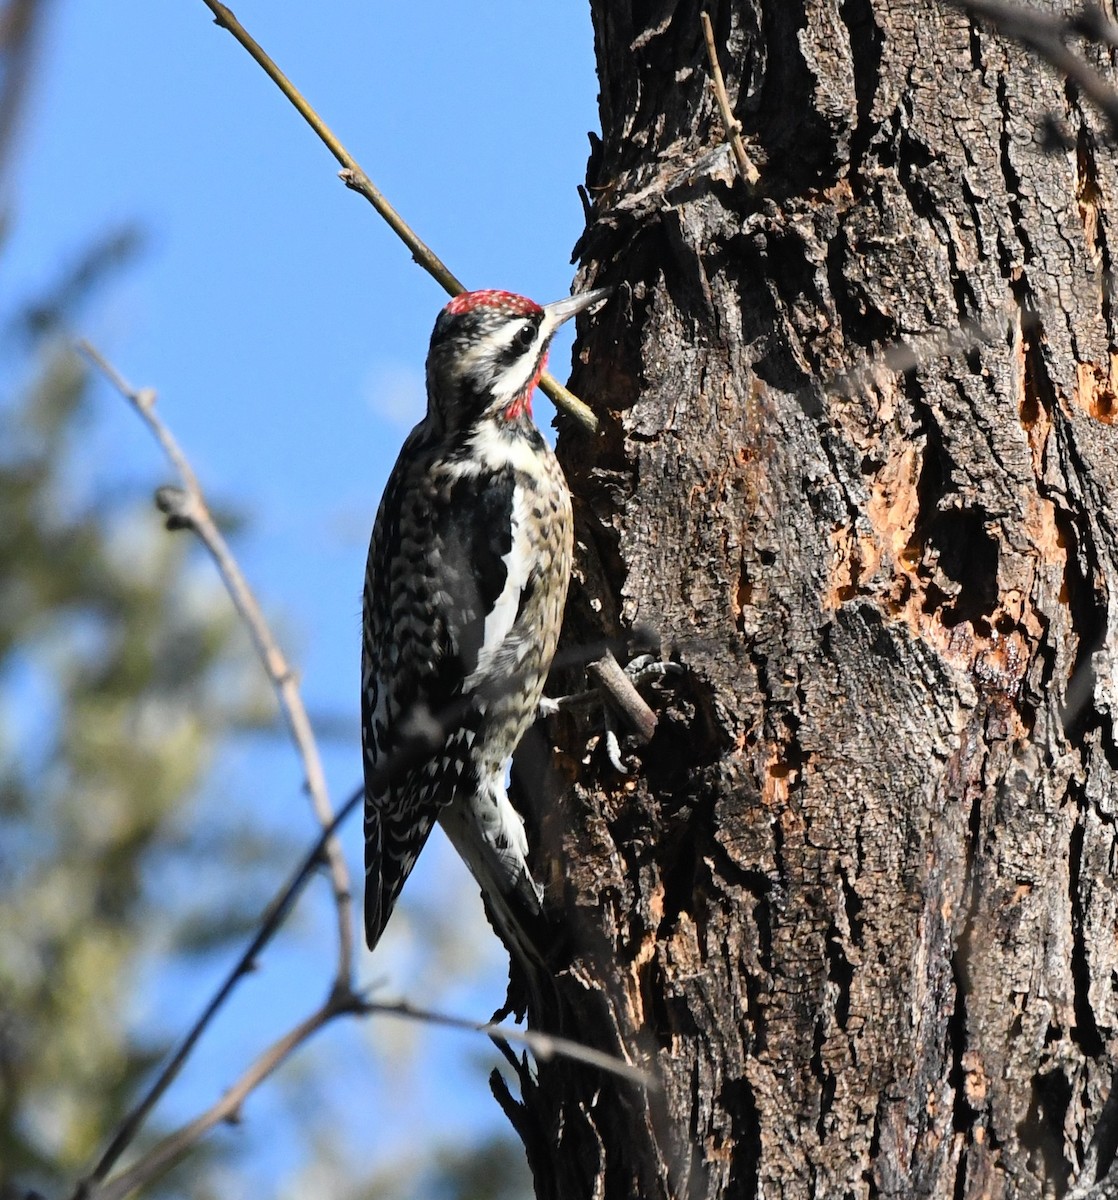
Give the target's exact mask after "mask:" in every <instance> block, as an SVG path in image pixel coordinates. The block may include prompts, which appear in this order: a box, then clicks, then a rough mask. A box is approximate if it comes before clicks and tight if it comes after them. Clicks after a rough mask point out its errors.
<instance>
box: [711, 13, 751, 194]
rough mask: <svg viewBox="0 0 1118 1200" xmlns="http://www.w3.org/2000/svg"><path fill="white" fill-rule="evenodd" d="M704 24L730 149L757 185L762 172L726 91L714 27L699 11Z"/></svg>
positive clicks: (747, 179) (748, 180) (746, 177)
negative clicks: (749, 150)
mask: <svg viewBox="0 0 1118 1200" xmlns="http://www.w3.org/2000/svg"><path fill="white" fill-rule="evenodd" d="M699 20H700V21H701V22H702V24H703V37H704V38H705V39H706V44H707V58H709V59H710V74H711V78H712V79H713V80H714V97H715V99H716V100H717V101H718V111H719V112H720V113H721V114H722V124H723V125H724V126H725V127H726V136H727V137H728V138H729V139H730V149H731V150H733V152H734V158H735V159H736V160H737V164H738V174H739V175H741V177H742V179H744V180H745V182H746V183H747V184H749V186H750V187H756V186H757V184H758V183H759V182H760V179H761V172H760V171H758V170H757V168H756V167H755V166H754V165H753V160H752V159H751V158H750V157H749V155H748V154H747V153H746V150H745V143H744V142H743V141H742V140H741V122H740V121H739V120H738V119H737V117H735V116H734V110H733V109H732V108H731V107H730V95H729V93H728V92H727V91H726V81H725V79H723V78H722V68H721V66H720V65H719V63H718V47H717V46H715V44H714V29H713V27H712V26H711V23H710V17H708V16H707V14H706V13H705V12H701V13H699Z"/></svg>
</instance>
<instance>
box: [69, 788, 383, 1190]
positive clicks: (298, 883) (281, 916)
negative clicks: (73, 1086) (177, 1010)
mask: <svg viewBox="0 0 1118 1200" xmlns="http://www.w3.org/2000/svg"><path fill="white" fill-rule="evenodd" d="M364 796H365V789H364V788H363V787H360V788H358V789H357V790H356V791H355V792H354V793H353V794H352V795H351V796H350V797H349V799H348V800H346V802H345V804H343V805H342V807H341V808H340V809H339V810H338V813H337V815H336V816H335V817H334V818H333V819H332V820H331V821H330V824H329V825H327V826H326V827H325V828H324V829H323V830H322V832H321V833H320V834H319V835H318V839H317V840H316V841H315V843H314V845H313V846H312V847H311V849H310V850H309V851H308V852H307V854H305V855H304V857H303V859H302V861H301V862H300V863H299V865H298V867H297V868H296V869H295V871H294V873H293V874H292V875H291V877H290V878H289V879H288V880H287V882H286V883H285V884H284V885H283V887H282V888H280V890H279V891H278V892H277V893H276V895H275V896H274V897H273V899H272V901H271V902H270V903H269V904H268V907H267V908H266V909H265V910H264V915H263V917H262V918H261V922H260V927H259V928H258V929H257V931H256V933H255V934H253V937H252V940H251V941H250V942H249V944H248V946H246V947H245V949H244V951H243V952H242V953H241V956H240V957H239V958H238V959H237V961H236V963H234V965H233V967H232V969H231V970H230V971H229V973H228V975H226V977H225V979H224V980H223V981H222V983H221V985H220V986H219V987H218V989H217V991H216V992H215V993H214V994H213V996H212V997H211V999H210V1001H209V1003H208V1004H207V1005H206V1007H205V1008H204V1009H203V1010H202V1013H201V1014H200V1016H199V1017H198V1019H197V1020H196V1021H195V1022H194V1024H193V1025H192V1026H191V1028H190V1030H189V1032H188V1033H187V1035H186V1037H184V1038H183V1040H182V1042H181V1043H180V1045H179V1047H178V1049H177V1050H176V1051H175V1052H174V1054H173V1055H172V1056H171V1057H170V1059H169V1060H168V1061H167V1063H166V1064H165V1065H164V1067H163V1069H162V1070H161V1071H160V1072H159V1074H158V1075H157V1076H156V1078H155V1080H154V1081H153V1082H152V1084H151V1086H150V1087H149V1088H148V1090H147V1091H146V1092H145V1093H144V1095H143V1096H142V1097H141V1098H140V1100H139V1102H138V1103H137V1104H136V1106H135V1107H134V1108H133V1109H132V1110H131V1111H130V1112H129V1113H128V1114H127V1115H126V1116H125V1118H124V1120H123V1121H121V1123H120V1125H119V1126H118V1128H117V1130H116V1132H115V1133H114V1134H113V1138H112V1141H111V1142H110V1143H109V1145H108V1147H107V1148H106V1150H105V1151H104V1153H103V1154H102V1155H101V1157H100V1159H99V1160H98V1162H97V1165H96V1166H95V1167H94V1168H93V1170H92V1171H91V1172H90V1173H89V1175H88V1176H87V1177H86V1178H85V1179H84V1180H83V1181H82V1183H81V1184H80V1185H79V1186H78V1188H77V1190H76V1191H75V1193H74V1200H82V1198H83V1197H91V1196H94V1195H97V1196H100V1195H101V1192H100V1190H99V1185H100V1184H101V1182H102V1181H103V1180H104V1179H105V1178H106V1177H107V1176H108V1174H109V1172H110V1171H111V1170H112V1169H113V1167H114V1166H115V1165H116V1163H117V1161H118V1160H119V1159H120V1156H121V1155H122V1154H123V1153H124V1151H125V1150H126V1149H127V1148H128V1147H129V1146H130V1145H131V1143H132V1141H133V1139H134V1138H135V1136H136V1134H137V1133H139V1131H140V1128H141V1127H142V1125H143V1123H144V1122H145V1121H146V1120H147V1118H148V1115H149V1114H150V1113H151V1110H152V1109H153V1108H154V1107H155V1106H156V1104H157V1103H158V1102H159V1099H160V1097H162V1095H163V1093H164V1092H166V1090H167V1089H168V1088H169V1087H170V1086H171V1084H172V1083H173V1082H174V1081H175V1079H176V1078H177V1077H178V1075H179V1072H180V1071H181V1070H182V1068H183V1066H184V1064H185V1063H186V1060H187V1059H188V1058H189V1057H190V1054H191V1051H192V1050H193V1049H194V1047H195V1045H196V1044H197V1042H198V1039H199V1038H200V1037H201V1036H202V1034H203V1033H204V1032H205V1031H206V1029H207V1028H208V1026H209V1024H210V1022H211V1021H212V1020H213V1018H214V1017H215V1016H216V1015H217V1013H218V1012H219V1011H220V1009H221V1007H222V1005H224V1004H225V1002H226V1000H228V999H229V996H230V995H231V993H232V992H233V989H234V988H235V987H236V986H237V984H238V983H239V982H240V980H242V979H243V978H244V977H245V976H246V975H250V974H251V973H252V971H253V970H254V968H255V966H256V962H257V960H258V959H259V957H260V955H261V953H262V952H263V950H264V948H265V947H266V946H267V945H268V943H269V942H270V941H271V940H272V938H273V937H275V935H276V933H277V932H278V931H279V928H280V926H281V925H282V924H283V923H284V921H285V920H286V919H287V915H288V913H290V912H291V909H292V908H293V907H294V904H295V901H296V900H297V899H298V898H299V896H300V895H301V893H302V892H303V889H304V888H305V887H306V886H307V884H308V882H309V881H310V879H311V877H312V876H313V874H314V872H315V869H316V868H317V867H318V865H319V864H320V863H321V862H322V860H323V852H324V850H325V848H326V846H327V844H328V843H329V841H330V839H331V838H332V837H333V836H334V833H335V832H336V830H337V829H338V826H339V825H341V824H342V822H343V821H345V819H346V818H347V817H348V816H349V815H350V813H352V812H353V810H354V809H355V808H356V807H357V805H358V804H360V803H361V801H362V800H363V799H364ZM350 993H351V988H350V985H349V981H348V980H338V981H336V982H335V984H334V988H333V992H332V993H331V994H332V995H335V994H336V995H340V996H348V995H350ZM258 1082H259V1081H258ZM208 1128H209V1126H206V1127H205V1128H203V1129H202V1130H201V1131H200V1133H199V1134H198V1136H199V1137H200V1136H201V1135H202V1133H204V1132H205V1131H206V1129H208Z"/></svg>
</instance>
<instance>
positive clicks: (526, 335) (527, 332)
mask: <svg viewBox="0 0 1118 1200" xmlns="http://www.w3.org/2000/svg"><path fill="white" fill-rule="evenodd" d="M513 340H514V341H515V342H516V344H517V345H518V346H519V347H520V348H521V349H522V350H527V349H528V348H529V347H530V346H531V345H532V343H533V342H534V341H535V340H536V327H535V326H534V325H524V326H522V327H521V329H520V331H519V332H518V333H517V335H516V337H515V338H514V339H513Z"/></svg>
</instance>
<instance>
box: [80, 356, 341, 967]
mask: <svg viewBox="0 0 1118 1200" xmlns="http://www.w3.org/2000/svg"><path fill="white" fill-rule="evenodd" d="M78 348H79V349H80V350H81V352H82V353H83V354H84V355H85V356H86V357H87V358H88V359H89V360H90V362H92V363H93V364H94V366H96V367H97V369H98V370H99V371H101V373H102V374H103V375H104V376H105V378H106V379H108V380H109V382H110V383H111V384H112V385H113V386H114V387H115V388H116V390H117V391H118V392H119V393H120V394H121V395H122V396H123V397H124V398H125V399H126V400H127V401H128V402H129V404H131V405H132V407H133V408H134V409H135V411H136V412H137V413H138V414H139V416H140V418H141V419H142V420H143V421H144V423H145V424H146V425H147V427H148V429H150V430H151V432H152V434H153V435H154V436H155V439H156V441H157V442H158V443H159V445H160V446H161V447H162V448H163V452H164V453H165V454H166V455H167V458H168V459H169V460H170V462H171V465H172V466H173V467H174V468H175V470H176V471H177V472H178V475H179V478H180V479H181V481H182V484H183V487H184V489H185V492H180V491H179V490H178V489H163V491H162V492H161V494H160V506H161V507H162V508H163V510H164V511H165V512H167V513H168V515H169V519H170V521H171V522H174V523H175V524H177V525H180V526H189V527H190V528H191V529H192V530H193V531H194V532H195V534H197V536H198V538H199V539H200V540H201V542H202V544H203V545H204V546H205V547H206V549H207V550H208V551H209V553H210V556H211V557H212V558H213V560H214V563H215V564H216V566H217V569H218V573H219V574H220V575H221V578H222V581H223V582H224V584H225V587H226V590H227V591H228V592H229V596H230V598H231V599H232V601H233V605H234V607H235V608H236V610H237V612H238V614H239V615H240V617H241V619H242V620H243V621H244V623H245V625H246V626H247V627H248V630H249V633H250V634H251V636H252V641H253V644H254V645H255V647H256V652H257V654H258V655H259V657H260V661H261V662H262V663H263V664H264V669H265V671H266V672H267V674H268V678H269V679H270V680H271V682H272V686H273V687H274V688H275V691H276V696H277V698H278V700H279V704H280V709H281V711H282V712H283V715H284V718H285V720H286V722H287V727H288V729H289V731H290V733H291V738H292V741H293V742H294V743H295V748H296V750H297V751H298V753H299V757H300V758H301V760H302V763H303V771H304V774H305V776H306V785H307V790H308V792H309V793H310V797H311V804H312V806H313V808H314V814H315V817H316V818H317V819H318V823H319V825H320V826H322V827H323V828H326V827H327V826H329V825H331V824H332V823H333V820H334V810H333V808H332V806H331V804H330V796H329V793H328V791H327V788H326V775H325V772H324V771H323V769H322V760H321V758H320V757H319V753H318V745H317V743H316V742H315V737H314V731H313V730H312V728H311V723H310V720H309V719H308V717H307V710H306V708H305V707H304V705H303V698H302V696H301V695H300V693H299V683H298V680H297V679H296V677H295V673H294V672H293V671H292V669H291V667H290V665H289V664H288V662H287V659H286V658H284V656H283V652H282V651H281V650H280V648H279V645H278V644H277V642H276V639H275V637H274V636H273V635H272V631H271V629H269V627H268V623H267V621H266V620H265V619H264V614H263V612H262V611H261V609H260V605H259V603H258V602H257V599H256V597H255V596H254V595H253V592H252V589H251V588H250V587H249V585H248V582H247V580H246V579H245V577H244V573H243V572H242V571H241V568H240V567H239V566H238V564H237V560H236V559H235V558H234V557H233V553H232V551H231V550H230V549H229V545H228V543H227V542H226V541H225V538H224V537H222V535H221V531H220V530H219V529H218V528H217V525H216V524H215V523H214V520H213V517H212V516H211V514H210V510H209V508H208V507H207V505H206V499H205V495H204V494H203V492H202V487H201V485H200V484H199V482H198V477H197V476H196V475H195V473H194V470H193V468H192V467H191V465H190V462H189V460H188V459H187V457H186V454H185V453H184V452H183V450H182V448H181V447H180V446H179V444H178V442H177V441H176V440H175V437H174V435H173V434H172V433H171V431H170V429H169V428H168V427H167V425H166V424H165V423H164V422H163V420H162V419H161V418H160V417H159V415H158V414H157V413H156V411H155V401H156V394H155V391H154V390H153V389H152V388H142V389H137V388H134V387H132V385H131V384H129V383H128V382H127V380H125V378H124V377H123V376H122V375H121V374H120V372H119V371H117V370H116V368H115V367H114V366H112V364H111V363H109V362H108V361H107V359H106V358H105V357H104V355H102V354H101V353H100V352H99V351H97V350H96V349H95V348H94V347H93V346H92V345H90V343H89V342H86V341H82V342H79V343H78ZM325 854H326V859H327V862H328V864H329V867H330V881H331V884H332V887H333V890H334V903H335V906H336V908H337V913H338V922H337V923H338V967H337V981H338V983H339V984H342V983H344V984H347V985H348V983H349V982H350V980H351V979H352V976H353V917H352V897H351V892H350V882H349V871H348V870H347V869H346V864H345V858H344V856H343V855H342V851H341V847H340V846H339V845H338V843H337V841H336V840H335V839H331V840H330V841H328V842H327V844H326V849H325Z"/></svg>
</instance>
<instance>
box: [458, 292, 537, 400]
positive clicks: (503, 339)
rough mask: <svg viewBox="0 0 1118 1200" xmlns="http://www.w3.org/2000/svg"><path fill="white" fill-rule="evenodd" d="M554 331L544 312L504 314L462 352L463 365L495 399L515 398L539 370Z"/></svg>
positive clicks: (479, 385)
mask: <svg viewBox="0 0 1118 1200" xmlns="http://www.w3.org/2000/svg"><path fill="white" fill-rule="evenodd" d="M552 332H553V329H551V328H548V326H547V323H546V320H545V313H542V312H535V313H530V314H529V316H525V317H519V316H517V317H504V318H503V319H501V323H500V324H499V325H498V326H497V328H495V329H493V330H492V331H488V332H486V334H485V335H483V336H482V337H481V338H480V340H479V342H477V344H476V347H471V348H470V349H469V350H468V352H467V353H465V354H464V355H463V362H462V365H463V368H464V370H465V372H468V373H469V376H470V377H471V378H473V380H474V384H475V386H476V389H477V391H480V392H486V394H487V395H488V396H491V397H492V398H493V400H494V401H499V402H509V401H512V400H515V398H516V397H517V396H519V395H521V392H522V391H524V389H525V388H527V386H528V385H529V384H530V383H531V380H533V378H534V377H535V374H536V372H537V370H539V367H540V361H541V360H542V358H543V356H545V354H546V353H547V346H548V342H549V341H551V335H552Z"/></svg>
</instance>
